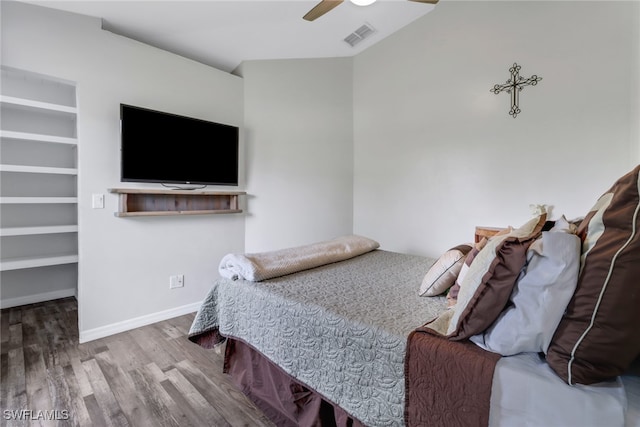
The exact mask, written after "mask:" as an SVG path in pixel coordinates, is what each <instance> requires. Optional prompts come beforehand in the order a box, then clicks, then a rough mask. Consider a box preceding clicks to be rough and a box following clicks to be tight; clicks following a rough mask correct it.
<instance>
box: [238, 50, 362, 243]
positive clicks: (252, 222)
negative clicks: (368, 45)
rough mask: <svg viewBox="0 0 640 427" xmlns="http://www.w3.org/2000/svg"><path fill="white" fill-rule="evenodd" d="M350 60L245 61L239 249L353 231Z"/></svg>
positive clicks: (308, 240) (240, 71)
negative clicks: (242, 236) (243, 213)
mask: <svg viewBox="0 0 640 427" xmlns="http://www.w3.org/2000/svg"><path fill="white" fill-rule="evenodd" d="M352 71H353V67H352V60H351V59H350V58H346V59H345V58H340V59H312V60H275V61H248V62H245V63H243V64H242V66H241V67H240V69H239V70H238V72H239V73H240V74H241V75H242V76H243V78H244V94H245V101H244V104H245V132H246V159H247V163H246V168H247V192H248V193H249V194H250V196H249V198H248V208H249V209H248V216H247V221H246V250H247V251H248V252H259V251H266V250H272V249H279V248H286V247H292V246H298V245H303V244H307V243H311V242H316V241H321V240H327V239H331V238H334V237H337V236H340V235H345V234H350V233H351V232H352V229H353V143H352V141H353V128H352V124H353V119H352V111H353V110H352V82H351V77H352Z"/></svg>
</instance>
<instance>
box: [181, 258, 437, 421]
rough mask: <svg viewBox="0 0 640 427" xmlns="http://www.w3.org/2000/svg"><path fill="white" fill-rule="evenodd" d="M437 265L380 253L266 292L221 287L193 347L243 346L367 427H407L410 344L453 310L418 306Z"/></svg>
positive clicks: (270, 283)
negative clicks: (225, 341)
mask: <svg viewBox="0 0 640 427" xmlns="http://www.w3.org/2000/svg"><path fill="white" fill-rule="evenodd" d="M432 264H433V260H431V259H426V258H424V257H419V256H412V255H406V254H398V253H394V252H388V251H382V250H375V251H372V252H369V253H366V254H364V255H360V256H358V257H355V258H352V259H349V260H346V261H342V262H339V263H334V264H330V265H326V266H322V267H318V268H315V269H312V270H306V271H302V272H300V273H296V274H295V275H289V276H283V277H279V278H275V279H271V280H266V281H263V282H258V283H256V282H249V281H245V280H235V281H233V280H229V279H218V280H217V281H216V282H215V283H214V286H213V288H212V290H211V291H210V293H209V295H208V296H207V298H206V300H205V302H204V303H203V305H202V307H201V308H200V310H199V312H198V314H197V315H196V318H195V320H194V323H193V325H192V328H191V331H190V334H189V338H190V339H191V340H192V341H194V342H197V343H199V344H201V345H205V346H211V345H213V344H215V343H216V342H218V341H219V340H220V339H221V336H220V335H222V336H228V337H234V338H239V339H241V340H243V341H245V342H247V343H249V344H250V345H251V346H252V347H254V348H255V349H257V350H259V351H260V352H261V353H262V354H264V355H265V356H266V357H267V358H269V359H270V360H271V361H273V362H274V363H276V364H277V365H278V366H280V367H281V368H282V369H283V370H284V371H285V372H286V373H288V374H289V375H291V376H293V377H294V378H296V379H298V380H299V381H300V382H302V383H304V384H306V385H308V386H310V387H312V388H313V389H314V390H316V391H318V392H319V393H320V394H321V395H323V396H325V397H326V398H327V399H328V400H330V401H331V402H333V403H335V404H337V405H339V406H341V407H342V408H344V409H345V410H346V411H347V412H348V413H349V414H351V415H352V416H354V417H355V418H357V419H359V420H360V421H362V422H363V423H364V424H365V425H367V426H372V427H373V426H402V425H404V403H405V402H404V388H405V383H404V355H405V350H406V342H407V337H408V336H409V334H410V333H411V332H412V331H413V330H414V329H415V328H416V327H417V326H420V325H422V324H423V323H425V321H426V320H428V319H431V318H433V317H435V316H437V315H438V314H439V313H440V312H441V311H442V310H443V309H444V308H445V306H446V301H445V299H444V297H435V298H421V297H419V296H418V293H417V289H418V287H419V285H420V283H421V281H422V279H423V277H424V274H425V272H426V271H427V270H428V268H429V267H430V266H431V265H432Z"/></svg>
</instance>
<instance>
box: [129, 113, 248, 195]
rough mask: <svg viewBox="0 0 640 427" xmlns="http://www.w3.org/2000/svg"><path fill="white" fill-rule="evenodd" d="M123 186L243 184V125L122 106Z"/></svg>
mask: <svg viewBox="0 0 640 427" xmlns="http://www.w3.org/2000/svg"><path fill="white" fill-rule="evenodd" d="M120 143H121V145H120V150H121V151H120V152H121V168H120V172H121V175H120V179H121V181H122V182H157V183H167V184H198V185H238V127H236V126H230V125H226V124H221V123H215V122H210V121H206V120H200V119H195V118H191V117H185V116H180V115H177V114H171V113H164V112H161V111H155V110H150V109H147V108H142V107H134V106H132V105H126V104H120Z"/></svg>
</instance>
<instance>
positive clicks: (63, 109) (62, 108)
mask: <svg viewBox="0 0 640 427" xmlns="http://www.w3.org/2000/svg"><path fill="white" fill-rule="evenodd" d="M0 102H2V103H3V104H8V105H17V106H20V107H28V108H37V109H39V110H47V111H56V112H59V113H67V114H76V113H77V111H78V109H77V108H76V107H70V106H68V105H60V104H51V103H49V102H41V101H34V100H32V99H24V98H16V97H14V96H6V95H2V96H0Z"/></svg>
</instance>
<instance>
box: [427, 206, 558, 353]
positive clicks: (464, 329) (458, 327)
mask: <svg viewBox="0 0 640 427" xmlns="http://www.w3.org/2000/svg"><path fill="white" fill-rule="evenodd" d="M546 218H547V215H546V214H542V215H540V216H538V217H536V218H534V219H532V220H531V221H529V222H527V223H526V224H524V225H523V226H522V227H520V228H518V229H515V230H513V231H511V232H509V233H506V234H504V235H501V236H498V237H492V238H491V239H490V240H489V241H488V242H487V244H486V246H485V247H484V248H483V249H482V250H481V251H480V252H479V253H478V254H477V255H476V257H475V259H474V260H473V262H472V263H471V265H470V266H469V271H468V272H467V274H466V276H464V278H463V279H462V281H461V282H460V293H459V294H458V301H457V303H456V305H455V306H453V307H452V308H451V309H449V310H447V311H445V312H444V313H442V314H441V315H440V316H439V317H438V318H436V319H434V320H433V321H432V322H430V323H428V324H427V325H425V326H426V327H427V328H429V329H431V330H433V331H434V332H435V333H436V334H441V335H445V336H447V338H449V339H450V340H454V341H458V340H463V339H466V338H469V337H470V336H473V335H476V334H478V333H480V332H482V331H484V330H485V329H487V328H488V327H489V326H491V324H492V323H493V322H494V321H495V320H496V319H497V318H498V316H499V315H500V313H501V312H502V310H503V309H504V307H505V306H506V304H507V302H508V301H509V297H510V296H511V291H512V290H513V287H514V285H515V283H516V279H517V278H518V276H519V275H520V271H521V270H522V267H523V266H524V265H525V263H526V260H527V249H529V246H530V245H531V243H533V241H534V240H535V239H536V238H537V237H539V236H540V233H541V231H542V227H543V226H544V223H545V221H546Z"/></svg>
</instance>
